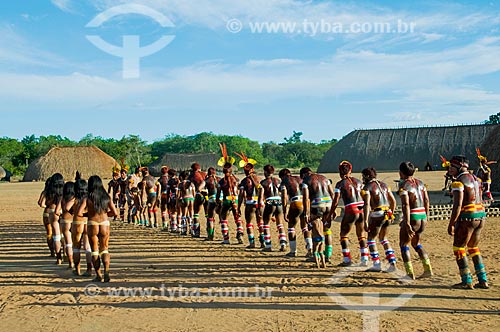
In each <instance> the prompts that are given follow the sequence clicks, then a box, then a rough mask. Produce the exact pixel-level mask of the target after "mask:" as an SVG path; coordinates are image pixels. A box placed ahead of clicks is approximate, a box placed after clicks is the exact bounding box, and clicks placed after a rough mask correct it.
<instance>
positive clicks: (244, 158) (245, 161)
mask: <svg viewBox="0 0 500 332" xmlns="http://www.w3.org/2000/svg"><path fill="white" fill-rule="evenodd" d="M234 154H235V155H237V156H238V157H240V158H241V160H240V162H239V163H238V166H240V168H244V167H245V166H247V165H248V164H251V165H252V166H255V165H256V164H257V160H255V159H252V158H248V157H247V156H246V155H245V153H244V152H241V154H239V153H238V152H235V153H234Z"/></svg>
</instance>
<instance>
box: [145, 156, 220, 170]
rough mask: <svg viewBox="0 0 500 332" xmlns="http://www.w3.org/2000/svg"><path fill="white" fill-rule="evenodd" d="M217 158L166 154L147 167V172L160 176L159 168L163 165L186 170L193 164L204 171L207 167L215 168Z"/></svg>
mask: <svg viewBox="0 0 500 332" xmlns="http://www.w3.org/2000/svg"><path fill="white" fill-rule="evenodd" d="M219 158H220V156H219V155H217V154H215V153H199V154H184V153H166V154H164V155H163V157H161V158H158V159H157V160H155V161H154V162H153V163H152V164H151V165H149V170H150V172H151V174H152V175H154V176H160V175H161V174H160V170H161V167H162V166H164V165H165V166H168V167H170V168H173V169H175V170H187V169H189V168H190V167H191V165H192V164H193V163H198V164H200V166H201V169H203V170H206V169H207V168H209V167H217V161H218V160H219Z"/></svg>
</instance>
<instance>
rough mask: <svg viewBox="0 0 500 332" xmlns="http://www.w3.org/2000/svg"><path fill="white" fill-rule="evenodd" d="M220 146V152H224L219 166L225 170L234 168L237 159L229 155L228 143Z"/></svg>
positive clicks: (218, 163)
mask: <svg viewBox="0 0 500 332" xmlns="http://www.w3.org/2000/svg"><path fill="white" fill-rule="evenodd" d="M219 146H220V151H221V152H222V157H221V158H220V159H219V161H218V162H217V165H219V166H221V167H224V168H229V167H231V166H233V164H234V162H235V161H236V159H234V157H231V156H228V155H227V147H226V143H219Z"/></svg>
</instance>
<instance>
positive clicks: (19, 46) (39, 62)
mask: <svg viewBox="0 0 500 332" xmlns="http://www.w3.org/2000/svg"><path fill="white" fill-rule="evenodd" d="M0 35H1V36H2V38H0V61H1V62H4V63H5V64H8V65H9V66H14V67H18V68H23V67H24V66H41V67H49V68H60V67H61V66H63V65H65V64H67V61H66V60H64V59H63V58H61V57H60V56H58V55H56V54H54V53H51V52H47V51H44V50H42V49H40V48H38V47H37V46H36V45H35V44H34V42H31V41H29V40H27V39H25V38H24V37H23V36H21V35H20V34H18V33H17V32H16V31H15V30H14V28H13V26H11V25H8V24H3V25H2V24H0Z"/></svg>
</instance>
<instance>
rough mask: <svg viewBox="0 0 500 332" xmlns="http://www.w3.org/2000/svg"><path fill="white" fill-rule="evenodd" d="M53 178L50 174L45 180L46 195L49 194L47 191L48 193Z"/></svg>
mask: <svg viewBox="0 0 500 332" xmlns="http://www.w3.org/2000/svg"><path fill="white" fill-rule="evenodd" d="M51 178H52V177H51V176H49V177H48V178H47V180H45V186H44V187H43V191H44V192H45V195H47V193H48V190H49V186H50V180H51Z"/></svg>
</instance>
